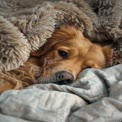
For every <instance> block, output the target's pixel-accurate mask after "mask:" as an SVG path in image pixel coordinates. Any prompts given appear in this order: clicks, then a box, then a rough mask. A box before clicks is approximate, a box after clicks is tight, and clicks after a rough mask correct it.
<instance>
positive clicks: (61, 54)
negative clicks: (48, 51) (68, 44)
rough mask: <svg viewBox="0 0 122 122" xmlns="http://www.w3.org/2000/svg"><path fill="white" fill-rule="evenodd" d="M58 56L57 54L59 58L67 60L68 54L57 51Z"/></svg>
mask: <svg viewBox="0 0 122 122" xmlns="http://www.w3.org/2000/svg"><path fill="white" fill-rule="evenodd" d="M58 54H59V56H61V57H62V58H64V59H65V58H68V56H69V54H68V52H66V51H63V50H58Z"/></svg>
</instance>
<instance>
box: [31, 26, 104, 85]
mask: <svg viewBox="0 0 122 122" xmlns="http://www.w3.org/2000/svg"><path fill="white" fill-rule="evenodd" d="M32 55H33V56H37V57H39V65H40V66H41V68H42V72H41V77H40V81H41V82H48V81H50V82H56V83H57V84H68V83H71V82H72V81H74V80H75V79H76V78H77V76H78V74H79V72H80V71H82V70H83V69H85V68H89V67H91V68H102V67H103V66H104V64H105V56H104V53H103V49H102V47H100V46H99V45H96V44H93V43H91V42H90V41H89V40H88V39H86V38H85V37H84V36H83V34H82V33H81V31H80V30H78V29H76V28H74V27H70V26H62V27H60V29H56V31H55V32H54V33H53V35H52V37H51V38H50V39H48V41H47V43H46V44H45V45H44V46H43V47H41V49H39V50H38V51H36V52H33V53H32Z"/></svg>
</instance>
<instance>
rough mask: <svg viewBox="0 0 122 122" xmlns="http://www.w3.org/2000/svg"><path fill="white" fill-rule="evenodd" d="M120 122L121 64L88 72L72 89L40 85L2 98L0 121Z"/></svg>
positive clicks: (121, 116)
mask: <svg viewBox="0 0 122 122" xmlns="http://www.w3.org/2000/svg"><path fill="white" fill-rule="evenodd" d="M8 121H9V122H121V121H122V64H120V65H117V66H113V67H111V68H107V69H103V70H97V69H86V70H84V71H83V72H81V73H80V74H79V78H78V80H77V81H76V82H74V83H73V84H71V85H70V86H66V85H63V86H60V85H55V84H37V85H34V86H30V87H28V88H27V89H23V90H9V91H6V92H4V93H2V94H1V95H0V122H8Z"/></svg>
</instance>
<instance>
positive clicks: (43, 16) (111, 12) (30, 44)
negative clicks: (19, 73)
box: [0, 0, 122, 71]
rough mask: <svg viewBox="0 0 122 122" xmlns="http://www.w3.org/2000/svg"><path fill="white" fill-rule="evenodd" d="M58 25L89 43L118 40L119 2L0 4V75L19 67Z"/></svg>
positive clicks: (25, 0) (13, 0)
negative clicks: (78, 33) (76, 32)
mask: <svg viewBox="0 0 122 122" xmlns="http://www.w3.org/2000/svg"><path fill="white" fill-rule="evenodd" d="M62 24H69V25H73V26H75V27H78V28H80V29H81V31H82V32H83V33H84V35H85V36H86V37H88V38H89V39H91V40H92V41H103V40H106V39H107V40H114V41H115V40H116V39H117V38H119V37H122V0H105V1H102V0H94V1H92V0H62V1H59V0H50V1H47V0H45V1H43V0H0V71H9V70H12V69H16V68H18V67H19V66H20V65H22V64H23V63H24V62H25V61H26V60H27V59H28V57H29V55H30V52H31V51H34V50H37V49H38V48H39V47H41V46H42V45H43V44H44V43H45V42H46V41H47V39H48V38H49V37H50V36H51V35H52V33H53V31H54V30H55V28H58V27H59V26H60V25H62Z"/></svg>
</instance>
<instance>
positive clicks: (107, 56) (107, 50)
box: [103, 45, 111, 61]
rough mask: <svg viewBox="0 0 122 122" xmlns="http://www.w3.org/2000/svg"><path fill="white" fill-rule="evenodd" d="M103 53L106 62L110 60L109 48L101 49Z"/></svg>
mask: <svg viewBox="0 0 122 122" xmlns="http://www.w3.org/2000/svg"><path fill="white" fill-rule="evenodd" d="M103 53H104V55H105V58H106V61H108V60H109V59H110V54H111V46H110V45H108V46H104V47H103Z"/></svg>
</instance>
